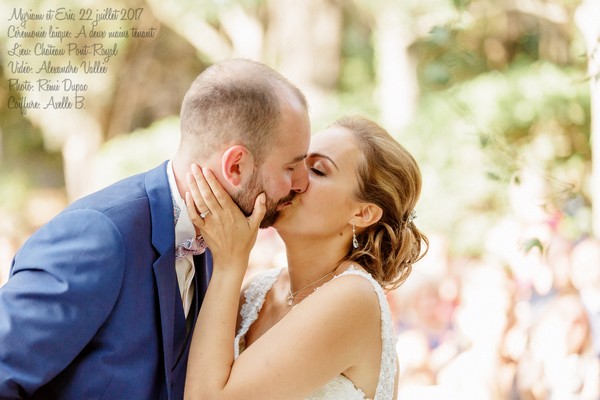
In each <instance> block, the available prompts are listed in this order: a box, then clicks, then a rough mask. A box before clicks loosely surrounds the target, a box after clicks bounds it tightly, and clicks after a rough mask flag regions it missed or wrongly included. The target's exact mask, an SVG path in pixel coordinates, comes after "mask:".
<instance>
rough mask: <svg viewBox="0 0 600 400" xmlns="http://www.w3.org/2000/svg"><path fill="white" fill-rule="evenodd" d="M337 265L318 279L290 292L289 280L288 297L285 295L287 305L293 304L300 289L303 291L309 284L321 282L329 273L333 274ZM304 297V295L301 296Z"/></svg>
mask: <svg viewBox="0 0 600 400" xmlns="http://www.w3.org/2000/svg"><path fill="white" fill-rule="evenodd" d="M338 266H339V265H336V266H335V268H334V269H332V270H331V271H329V272H328V273H326V274H325V275H323V276H322V277H320V278H319V279H317V280H316V281H312V282H311V283H309V284H308V285H306V286H304V287H303V288H300V289H298V290H296V291H295V292H292V284H291V282H290V288H289V289H288V293H289V294H288V297H287V304H288V306H291V305H292V304H294V300H296V295H297V294H298V293H300V292H301V291H303V290H304V289H306V288H307V287H309V286H312V285H314V284H315V283H318V282H321V281H322V280H323V279H325V278H327V277H328V276H329V275H331V274H333V273H334V272H335V270H336V269H337V268H338ZM303 298H304V297H303Z"/></svg>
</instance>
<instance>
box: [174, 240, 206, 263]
mask: <svg viewBox="0 0 600 400" xmlns="http://www.w3.org/2000/svg"><path fill="white" fill-rule="evenodd" d="M205 251H206V242H205V241H204V238H203V237H202V236H196V237H195V238H192V239H187V240H185V241H184V242H183V243H181V244H180V245H178V246H177V248H175V259H177V260H179V259H181V258H185V257H187V256H188V255H192V256H197V255H199V254H202V253H204V252H205Z"/></svg>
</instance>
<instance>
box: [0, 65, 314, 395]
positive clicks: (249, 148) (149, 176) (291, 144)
mask: <svg viewBox="0 0 600 400" xmlns="http://www.w3.org/2000/svg"><path fill="white" fill-rule="evenodd" d="M309 140H310V133H309V120H308V114H307V106H306V101H305V99H304V96H303V95H302V94H301V93H300V91H299V90H298V89H297V88H296V87H294V86H293V85H292V84H290V83H289V82H288V81H287V80H286V79H285V78H283V77H282V76H281V75H279V74H278V73H277V72H275V71H273V70H271V69H270V68H268V67H266V66H264V65H262V64H259V63H255V62H251V61H245V60H230V61H225V62H223V63H220V64H215V65H213V66H211V67H210V68H208V69H207V70H205V71H204V72H202V74H200V75H199V76H198V78H197V79H196V80H195V81H194V83H193V84H192V86H191V88H190V89H189V91H188V92H187V94H186V95H185V98H184V100H183V104H182V108H181V140H180V145H179V148H178V150H177V152H176V154H175V156H174V158H173V159H172V160H171V161H168V162H165V163H163V164H162V165H160V166H158V167H156V168H154V169H152V170H150V171H148V172H145V173H143V174H139V175H136V176H132V177H130V178H127V179H125V180H123V181H120V182H118V183H115V184H114V185H112V186H109V187H107V188H105V189H103V190H100V191H99V192H97V193H94V194H92V195H90V196H87V197H85V198H83V199H81V200H79V201H76V202H75V203H73V204H72V205H71V206H69V207H68V208H67V209H65V210H64V211H63V212H62V213H61V214H59V215H58V216H57V217H55V218H54V219H53V220H51V221H50V222H49V223H48V224H46V225H45V226H43V227H42V228H40V229H39V230H38V231H37V232H36V233H35V234H34V235H32V236H31V238H30V239H29V240H28V241H27V242H26V243H25V244H24V245H23V247H22V248H21V249H20V250H19V252H18V253H17V255H16V256H15V258H14V260H13V264H12V268H11V276H10V278H9V281H8V282H7V283H6V284H5V285H4V286H3V287H1V288H0V399H18V398H34V399H77V400H80V399H110V400H112V399H136V400H142V399H181V398H182V397H183V386H184V380H185V374H186V364H187V356H188V349H189V344H190V336H191V335H190V332H192V331H193V327H194V323H195V321H196V317H197V313H198V309H199V307H200V306H201V304H202V299H203V296H204V293H205V291H206V287H207V285H208V281H209V279H210V275H211V268H212V265H211V264H212V263H211V255H210V251H204V250H205V249H204V246H203V242H202V240H201V237H195V231H194V226H193V224H192V222H191V221H190V219H189V216H188V215H187V212H186V207H185V205H184V201H183V200H182V199H184V198H185V193H186V191H187V190H188V186H187V183H186V174H187V173H188V172H189V170H190V165H191V164H192V163H198V164H200V165H202V166H204V167H207V168H209V169H210V170H211V171H213V173H214V174H215V175H216V176H217V178H218V179H219V181H220V182H221V184H222V185H223V186H224V187H225V188H226V189H227V191H228V192H229V193H230V194H231V196H232V197H233V198H234V199H235V200H236V202H237V203H238V205H239V206H240V208H241V209H242V210H243V211H245V212H246V213H250V212H251V211H252V206H253V204H254V199H255V198H256V196H257V195H258V194H259V193H261V192H263V191H264V192H265V193H266V194H267V197H268V200H267V206H268V211H267V216H266V217H265V220H263V227H264V226H268V225H269V224H270V223H272V221H274V219H275V216H276V213H277V207H278V204H282V203H284V202H286V201H288V200H289V199H290V198H291V197H293V195H294V194H295V193H297V192H303V191H304V190H306V186H307V184H308V177H307V172H306V168H305V166H304V162H303V159H304V157H305V155H306V152H307V150H308V144H309ZM206 218H210V215H209V214H208V215H207V216H206ZM180 244H183V247H182V246H180ZM202 329H208V330H210V329H211V327H210V326H206V327H202ZM232 345H233V344H232ZM189 373H190V374H193V373H194V371H189Z"/></svg>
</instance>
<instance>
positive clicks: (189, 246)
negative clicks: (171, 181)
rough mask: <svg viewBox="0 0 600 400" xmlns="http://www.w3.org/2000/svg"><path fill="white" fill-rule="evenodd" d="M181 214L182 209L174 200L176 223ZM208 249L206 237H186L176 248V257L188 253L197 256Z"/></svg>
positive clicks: (182, 256)
mask: <svg viewBox="0 0 600 400" xmlns="http://www.w3.org/2000/svg"><path fill="white" fill-rule="evenodd" d="M180 214H181V209H180V208H179V206H178V205H177V203H175V201H174V200H173V217H174V218H175V225H177V221H179V215H180ZM205 251H206V242H205V241H204V238H203V237H202V236H200V235H198V236H196V237H194V238H191V239H186V240H184V241H183V242H182V243H180V244H179V245H177V247H176V248H175V259H176V260H179V259H182V258H185V257H187V256H188V255H193V256H197V255H199V254H202V253H204V252H205Z"/></svg>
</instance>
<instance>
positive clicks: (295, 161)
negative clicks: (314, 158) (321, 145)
mask: <svg viewBox="0 0 600 400" xmlns="http://www.w3.org/2000/svg"><path fill="white" fill-rule="evenodd" d="M305 158H306V154H303V155H301V156H298V157H296V158H294V159H293V160H292V161H290V162H289V163H288V164H296V163H299V162H300V161H302V160H304V159H305Z"/></svg>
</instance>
